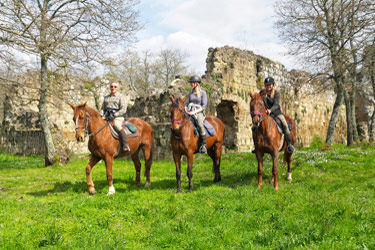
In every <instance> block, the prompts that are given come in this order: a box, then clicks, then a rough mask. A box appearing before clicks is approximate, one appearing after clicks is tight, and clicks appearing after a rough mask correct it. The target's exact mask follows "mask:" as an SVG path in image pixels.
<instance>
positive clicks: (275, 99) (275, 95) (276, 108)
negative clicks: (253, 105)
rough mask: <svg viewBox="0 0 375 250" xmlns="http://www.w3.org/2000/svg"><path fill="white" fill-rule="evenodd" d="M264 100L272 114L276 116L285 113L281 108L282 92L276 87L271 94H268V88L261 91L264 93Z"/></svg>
mask: <svg viewBox="0 0 375 250" xmlns="http://www.w3.org/2000/svg"><path fill="white" fill-rule="evenodd" d="M263 93H264V96H263V102H264V105H265V106H266V108H267V109H269V110H270V111H271V114H270V115H271V116H273V117H276V116H278V115H282V114H283V113H282V112H281V109H280V93H279V91H277V90H276V89H272V92H271V95H270V96H268V95H267V94H266V90H265V89H263V90H262V91H260V94H263Z"/></svg>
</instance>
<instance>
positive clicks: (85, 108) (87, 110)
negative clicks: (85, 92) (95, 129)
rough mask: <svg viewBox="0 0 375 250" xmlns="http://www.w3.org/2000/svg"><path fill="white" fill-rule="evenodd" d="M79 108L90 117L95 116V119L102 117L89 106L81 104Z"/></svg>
mask: <svg viewBox="0 0 375 250" xmlns="http://www.w3.org/2000/svg"><path fill="white" fill-rule="evenodd" d="M78 107H79V108H82V109H83V110H85V111H86V112H87V113H88V114H89V115H90V116H95V117H97V116H100V114H99V112H98V111H96V110H95V109H93V108H90V107H89V106H87V105H85V104H80V105H78Z"/></svg>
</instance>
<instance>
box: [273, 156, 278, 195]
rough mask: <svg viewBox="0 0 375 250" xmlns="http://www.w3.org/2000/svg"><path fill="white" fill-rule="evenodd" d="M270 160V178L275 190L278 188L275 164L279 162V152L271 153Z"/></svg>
mask: <svg viewBox="0 0 375 250" xmlns="http://www.w3.org/2000/svg"><path fill="white" fill-rule="evenodd" d="M272 161H273V165H272V179H273V180H274V183H273V185H274V189H275V191H277V190H279V183H278V180H277V175H278V172H279V170H278V168H277V165H278V164H279V152H276V153H274V154H272Z"/></svg>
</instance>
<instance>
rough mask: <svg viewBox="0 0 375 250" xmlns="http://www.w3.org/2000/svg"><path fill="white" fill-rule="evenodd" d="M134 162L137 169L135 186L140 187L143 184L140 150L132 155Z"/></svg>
mask: <svg viewBox="0 0 375 250" xmlns="http://www.w3.org/2000/svg"><path fill="white" fill-rule="evenodd" d="M131 158H132V161H133V163H134V168H135V182H134V185H136V186H139V185H140V184H141V161H140V160H139V149H138V150H137V151H136V152H135V153H134V154H132V155H131Z"/></svg>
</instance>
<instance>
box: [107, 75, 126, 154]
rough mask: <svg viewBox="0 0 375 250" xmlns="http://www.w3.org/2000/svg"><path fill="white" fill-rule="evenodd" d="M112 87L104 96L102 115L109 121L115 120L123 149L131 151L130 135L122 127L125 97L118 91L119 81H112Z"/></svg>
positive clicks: (115, 126)
mask: <svg viewBox="0 0 375 250" xmlns="http://www.w3.org/2000/svg"><path fill="white" fill-rule="evenodd" d="M110 89H111V93H110V94H109V95H107V96H105V97H104V101H103V105H102V117H103V116H104V117H105V119H106V120H107V121H113V127H114V128H115V130H116V131H117V133H118V134H119V135H120V140H121V142H122V149H123V150H124V151H125V152H129V151H130V147H129V144H128V137H127V135H126V133H125V131H124V130H123V129H122V123H123V122H124V116H125V113H126V108H127V106H126V102H125V98H124V97H123V95H122V94H121V93H120V92H118V90H119V84H118V82H111V84H110Z"/></svg>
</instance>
